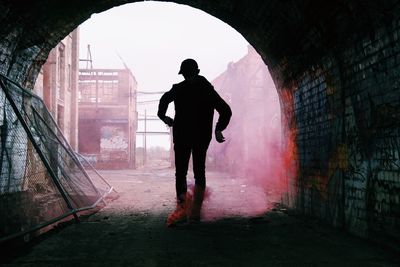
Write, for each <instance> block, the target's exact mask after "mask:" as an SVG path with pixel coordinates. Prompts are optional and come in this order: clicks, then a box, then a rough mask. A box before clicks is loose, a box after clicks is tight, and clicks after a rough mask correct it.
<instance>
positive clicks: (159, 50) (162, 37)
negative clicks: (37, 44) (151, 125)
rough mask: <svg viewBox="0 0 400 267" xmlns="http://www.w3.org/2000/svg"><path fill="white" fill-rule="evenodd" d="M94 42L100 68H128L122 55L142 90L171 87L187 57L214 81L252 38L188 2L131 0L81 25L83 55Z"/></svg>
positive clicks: (93, 45)
mask: <svg viewBox="0 0 400 267" xmlns="http://www.w3.org/2000/svg"><path fill="white" fill-rule="evenodd" d="M88 44H90V45H91V51H92V57H93V64H94V67H95V68H123V64H122V63H121V60H120V59H119V57H118V56H117V54H119V55H120V56H121V57H122V59H123V60H124V61H125V63H126V64H127V66H128V67H129V68H130V69H131V70H132V72H133V74H134V75H135V76H136V79H137V81H138V83H139V90H142V91H165V90H169V89H170V88H171V85H172V84H173V83H176V82H179V81H181V80H182V77H181V76H180V75H179V76H178V70H179V66H180V63H181V61H182V60H184V59H185V58H189V57H190V58H194V59H196V60H197V62H198V63H199V67H200V71H201V74H202V75H204V76H205V77H206V78H208V79H209V80H212V79H214V78H215V77H216V76H218V75H219V74H220V73H222V72H223V71H225V70H226V67H227V64H228V63H229V62H231V61H237V60H238V59H240V58H241V57H243V56H244V55H245V54H246V53H247V44H248V43H247V41H246V40H245V39H244V38H243V37H242V36H241V35H240V34H239V33H238V32H237V31H236V30H235V29H233V28H232V27H230V26H229V25H228V24H226V23H224V22H222V21H221V20H219V19H217V18H215V17H213V16H211V15H209V14H207V13H205V12H203V11H201V10H198V9H194V8H192V7H189V6H186V5H178V4H175V3H164V2H153V1H146V2H139V3H133V4H127V5H123V6H120V7H116V8H113V9H110V10H108V11H105V12H103V13H100V14H95V15H93V16H92V17H91V18H90V19H89V20H87V21H86V22H84V23H83V24H82V25H81V26H80V47H81V49H80V57H81V58H85V57H86V50H87V45H88Z"/></svg>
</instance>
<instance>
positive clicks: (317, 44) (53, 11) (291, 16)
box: [0, 0, 397, 87]
mask: <svg viewBox="0 0 400 267" xmlns="http://www.w3.org/2000/svg"><path fill="white" fill-rule="evenodd" d="M129 2H137V1H119V0H114V1H110V0H100V1H99V0H85V1H77V0H70V1H52V0H37V1H22V0H18V1H15V0H12V1H4V0H1V1H0V9H1V10H2V11H3V12H1V14H0V20H1V25H3V26H2V28H1V29H0V36H1V39H0V40H1V41H0V42H1V43H0V47H1V51H0V62H1V68H0V72H2V73H6V74H8V75H10V76H11V77H13V78H14V79H16V80H17V81H19V82H21V83H23V84H25V85H26V86H28V87H29V86H31V84H32V80H33V79H34V78H35V77H36V73H37V71H38V69H39V67H40V66H41V65H42V64H43V62H44V60H45V59H46V57H47V54H48V52H49V50H50V49H51V48H52V47H54V46H55V45H56V44H57V43H58V42H59V41H60V40H61V39H63V37H65V36H66V35H67V34H68V33H69V32H71V31H72V30H73V29H74V28H75V27H77V26H78V25H79V24H81V23H82V22H84V21H85V20H86V19H88V18H89V17H90V16H91V14H93V13H99V12H102V11H105V10H107V9H110V8H112V7H114V6H117V5H121V4H125V3H129ZM174 2H176V3H179V4H186V5H190V6H192V7H195V8H199V9H201V10H203V11H205V12H207V13H209V14H211V15H213V16H215V17H217V18H219V19H221V20H222V21H224V22H226V23H228V24H229V25H231V26H232V27H234V28H235V29H236V30H237V31H239V32H240V33H241V34H242V35H243V36H244V37H245V38H246V39H247V40H248V41H249V42H250V43H251V44H252V45H253V46H254V47H255V48H256V50H257V51H258V52H259V53H260V54H261V55H262V57H263V59H264V61H265V62H266V64H267V65H268V66H269V67H270V69H271V70H272V72H274V70H275V71H277V72H279V74H280V78H279V82H282V83H283V84H285V83H288V82H290V81H291V80H292V79H293V78H295V77H296V76H297V75H300V74H301V73H302V72H303V71H304V69H305V68H306V67H308V66H310V65H312V64H314V62H317V61H318V60H319V59H320V58H321V57H322V56H325V55H327V54H329V53H335V51H338V50H340V49H341V47H343V46H346V45H347V44H349V43H350V42H352V41H354V40H355V39H357V38H359V36H362V35H365V34H368V31H369V30H370V29H372V28H371V27H373V26H374V25H375V24H384V23H385V22H386V21H388V22H389V21H391V19H392V15H391V14H393V7H394V5H395V2H397V1H373V0H372V1H358V0H353V1H343V0H332V1H319V0H308V1H299V0H285V1H282V0H269V1H256V0H249V1H228V0H226V1H222V0H215V1H208V0H197V1H184V0H179V1H174ZM205 30H207V29H205ZM127 34H128V33H127ZM289 63H290V68H289V67H288V64H289ZM275 76H276V75H275Z"/></svg>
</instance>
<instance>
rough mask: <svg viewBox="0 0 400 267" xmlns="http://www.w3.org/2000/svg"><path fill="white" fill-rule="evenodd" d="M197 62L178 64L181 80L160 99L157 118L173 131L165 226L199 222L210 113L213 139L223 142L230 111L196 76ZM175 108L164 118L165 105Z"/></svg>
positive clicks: (210, 87) (187, 60)
mask: <svg viewBox="0 0 400 267" xmlns="http://www.w3.org/2000/svg"><path fill="white" fill-rule="evenodd" d="M199 72H200V70H199V68H198V65H197V62H196V61H195V60H193V59H186V60H184V61H183V62H182V64H181V68H180V71H179V74H182V75H183V77H184V78H185V80H184V81H183V82H181V83H178V84H174V85H173V86H172V89H171V90H170V91H168V92H166V93H165V94H164V95H163V96H162V97H161V99H160V104H159V106H158V114H157V115H158V117H159V118H160V119H161V120H162V121H164V122H165V123H166V124H167V125H168V126H170V127H173V141H174V151H175V169H176V173H175V188H176V196H177V206H176V209H175V210H174V211H173V212H172V213H171V214H170V215H169V216H168V218H167V225H168V226H171V225H173V224H174V223H176V222H179V221H182V220H185V219H186V218H187V217H188V218H189V220H190V221H199V220H200V210H201V206H202V203H203V198H204V190H205V188H206V175H205V162H206V154H207V149H208V145H209V144H210V141H211V138H212V127H213V116H214V109H215V110H217V112H218V113H219V119H218V122H217V124H216V126H215V139H216V140H217V142H219V143H222V142H224V141H225V139H224V136H223V134H222V131H223V130H224V129H225V128H226V127H227V126H228V124H229V120H230V118H231V116H232V111H231V109H230V107H229V106H228V104H227V103H226V102H225V101H224V100H223V99H222V98H221V97H220V96H219V95H218V93H217V92H216V91H215V90H214V87H213V86H212V85H211V83H210V82H208V81H207V79H206V78H204V77H203V76H200V75H199ZM171 102H174V104H175V118H174V119H172V118H170V117H168V116H165V113H166V111H167V108H168V105H169V103H171ZM190 154H192V158H193V172H194V179H195V187H194V193H193V203H192V202H191V197H190V195H189V194H187V183H186V175H187V171H188V165H189V159H190Z"/></svg>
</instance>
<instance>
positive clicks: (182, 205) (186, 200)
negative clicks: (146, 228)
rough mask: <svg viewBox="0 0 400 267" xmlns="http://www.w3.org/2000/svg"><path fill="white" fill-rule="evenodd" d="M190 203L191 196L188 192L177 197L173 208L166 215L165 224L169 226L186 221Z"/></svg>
mask: <svg viewBox="0 0 400 267" xmlns="http://www.w3.org/2000/svg"><path fill="white" fill-rule="evenodd" d="M191 203H192V197H191V195H190V194H189V193H186V194H185V195H183V196H180V197H178V200H177V203H176V208H175V210H174V211H173V212H171V213H170V214H169V215H168V218H167V226H168V227H170V226H173V225H175V224H177V223H180V222H184V221H186V220H187V216H188V213H189V210H190V206H191Z"/></svg>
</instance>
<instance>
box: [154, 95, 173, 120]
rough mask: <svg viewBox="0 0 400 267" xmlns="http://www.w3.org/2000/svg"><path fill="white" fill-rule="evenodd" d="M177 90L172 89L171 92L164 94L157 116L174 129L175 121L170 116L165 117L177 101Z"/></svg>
mask: <svg viewBox="0 0 400 267" xmlns="http://www.w3.org/2000/svg"><path fill="white" fill-rule="evenodd" d="M174 92H175V90H174V88H172V89H171V90H170V91H168V92H166V93H165V94H163V96H162V97H161V99H160V103H159V104H158V112H157V116H158V117H159V118H160V119H161V120H162V121H163V122H164V123H165V124H167V125H168V126H169V127H172V125H173V124H174V120H173V119H172V118H170V117H168V116H165V113H166V112H167V109H168V105H169V103H171V102H172V101H174V99H175V93H174Z"/></svg>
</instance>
